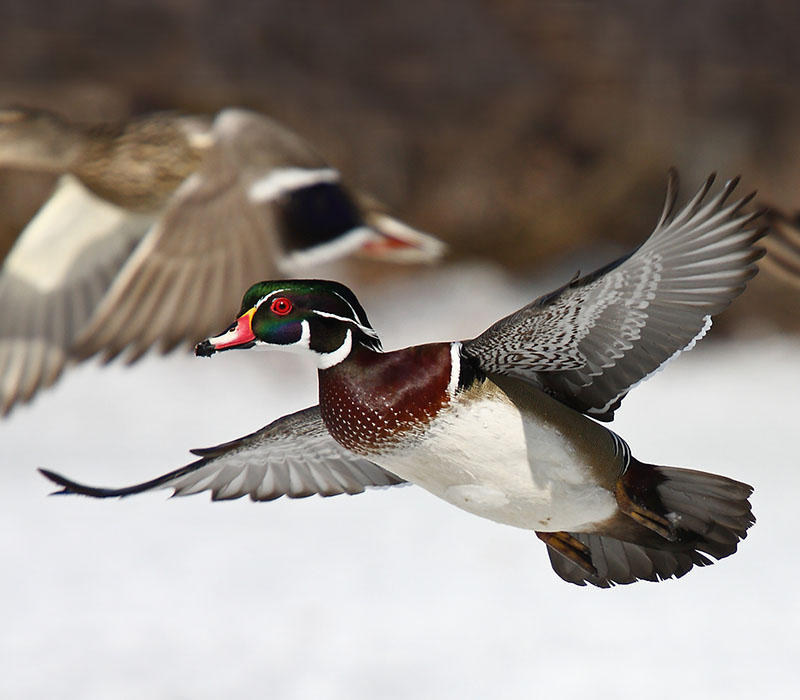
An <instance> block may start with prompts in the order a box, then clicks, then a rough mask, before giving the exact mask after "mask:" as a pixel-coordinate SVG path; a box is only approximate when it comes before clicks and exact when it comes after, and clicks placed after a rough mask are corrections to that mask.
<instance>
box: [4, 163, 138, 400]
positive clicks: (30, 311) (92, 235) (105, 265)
mask: <svg viewBox="0 0 800 700" xmlns="http://www.w3.org/2000/svg"><path fill="white" fill-rule="evenodd" d="M150 223H151V221H150V219H149V218H148V217H146V216H140V215H135V214H130V213H129V212H126V211H124V210H122V209H120V208H118V207H116V206H113V205H111V204H108V203H107V202H104V201H103V200H101V199H99V198H98V197H96V196H95V195H93V194H92V193H91V192H89V191H88V190H87V189H86V188H85V187H84V186H83V185H81V183H80V182H79V181H78V180H77V179H76V178H74V177H73V176H72V175H63V176H62V177H61V178H60V180H59V182H58V185H57V187H56V190H55V191H54V193H53V195H52V196H51V197H50V199H49V200H48V201H47V203H46V204H45V205H44V206H43V207H42V208H41V209H40V210H39V212H38V213H37V214H36V216H35V217H34V218H33V219H32V220H31V221H30V223H29V224H28V225H27V226H26V227H25V230H24V231H22V233H21V234H20V235H19V237H18V239H17V241H16V243H15V244H14V247H13V248H12V249H11V252H10V253H9V254H8V257H7V258H6V259H5V261H4V263H3V265H2V268H0V413H4V412H6V411H8V410H10V409H11V407H12V406H13V405H14V403H15V402H17V401H26V400H28V399H29V398H31V397H32V396H33V394H34V393H35V392H36V391H37V389H39V388H41V387H45V386H48V385H50V384H52V383H53V382H54V381H55V380H56V378H57V377H58V375H59V374H60V373H61V370H62V369H63V367H64V365H65V363H66V362H68V361H69V359H70V347H71V346H72V343H73V342H74V340H75V338H76V337H77V336H78V334H79V333H80V332H81V330H82V329H83V328H84V327H85V325H86V324H87V323H88V321H89V319H90V318H91V315H92V313H94V310H95V308H96V306H97V305H98V304H99V303H100V300H101V299H102V298H103V295H104V294H105V293H106V291H107V290H108V288H109V286H110V285H111V283H112V280H113V279H114V276H115V275H116V274H117V273H118V272H119V270H120V269H121V268H122V267H123V266H124V264H125V261H126V260H127V259H128V257H129V256H130V254H131V251H132V250H133V248H134V246H135V245H136V244H137V243H138V242H139V240H140V239H141V238H142V236H144V234H145V232H146V231H147V229H148V227H149V226H150Z"/></svg>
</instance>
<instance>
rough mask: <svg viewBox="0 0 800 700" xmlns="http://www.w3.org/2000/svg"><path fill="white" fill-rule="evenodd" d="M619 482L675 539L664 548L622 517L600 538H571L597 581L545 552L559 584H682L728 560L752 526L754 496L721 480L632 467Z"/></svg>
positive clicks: (700, 474)
mask: <svg viewBox="0 0 800 700" xmlns="http://www.w3.org/2000/svg"><path fill="white" fill-rule="evenodd" d="M625 481H626V487H627V488H628V493H629V495H630V496H631V497H632V498H633V500H634V501H636V502H637V503H638V504H639V505H641V506H643V507H645V508H648V509H650V510H652V511H654V512H655V513H657V514H659V515H662V516H663V517H665V518H666V519H667V520H668V521H669V522H671V523H672V524H673V526H674V527H675V530H676V534H677V538H676V539H675V540H674V541H671V540H667V539H665V538H663V537H661V536H660V535H658V534H657V533H655V532H653V531H652V530H648V529H647V528H645V527H643V526H642V525H640V524H639V523H637V522H636V521H634V520H633V519H631V518H630V517H628V516H627V515H624V514H621V513H620V514H619V515H617V516H615V517H614V518H613V519H612V520H610V521H609V522H607V523H605V524H604V527H603V528H601V531H600V532H596V533H594V532H593V533H570V534H572V535H573V536H574V537H576V538H577V539H578V540H579V541H580V542H582V543H583V544H585V545H586V546H588V547H589V549H590V550H591V557H592V564H593V565H594V567H595V568H596V569H597V572H598V575H597V576H592V575H590V574H588V573H587V572H585V571H584V570H583V569H581V568H580V567H579V566H577V565H576V564H573V563H572V562H571V561H569V560H568V559H566V558H565V557H563V556H561V555H560V554H558V553H557V552H555V551H553V550H550V549H548V552H549V554H550V563H551V564H552V566H553V569H554V570H555V572H556V573H557V574H558V575H559V576H560V577H561V578H563V579H564V580H565V581H569V582H571V583H575V584H577V585H579V586H585V585H586V584H587V583H591V584H592V585H594V586H599V587H601V588H608V587H609V586H613V585H615V584H624V583H633V582H634V581H639V580H645V581H661V580H663V579H667V578H680V577H681V576H683V575H684V574H686V573H688V572H689V571H690V570H691V569H692V568H693V567H694V566H706V565H708V564H713V563H714V560H718V559H723V558H725V557H728V556H730V555H731V554H733V553H734V552H735V551H736V549H737V547H738V544H739V541H740V540H743V539H744V538H745V537H746V536H747V529H748V528H749V527H750V526H751V525H752V524H753V523H754V522H755V518H754V517H753V513H752V511H751V509H750V503H749V501H748V498H749V496H750V494H751V493H752V492H753V489H752V488H751V487H750V486H748V485H747V484H743V483H741V482H738V481H734V480H733V479H728V478H727V477H724V476H717V475H716V474H707V473H705V472H699V471H693V470H691V469H678V468H676V467H657V466H653V465H649V464H642V463H641V462H637V461H636V460H633V461H632V463H631V465H630V467H629V469H628V472H627V473H626V475H625ZM606 533H607V534H606ZM706 555H710V557H713V559H712V558H709V556H706Z"/></svg>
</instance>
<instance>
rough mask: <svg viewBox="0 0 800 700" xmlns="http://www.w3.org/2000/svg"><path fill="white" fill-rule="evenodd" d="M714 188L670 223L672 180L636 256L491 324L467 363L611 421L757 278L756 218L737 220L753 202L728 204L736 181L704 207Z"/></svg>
mask: <svg viewBox="0 0 800 700" xmlns="http://www.w3.org/2000/svg"><path fill="white" fill-rule="evenodd" d="M713 181H714V176H713V175H712V176H711V177H710V178H708V180H707V181H706V183H705V185H704V186H703V187H702V188H701V189H700V191H699V192H698V193H697V194H696V195H695V196H694V198H693V199H692V200H691V201H690V202H689V203H688V204H687V205H686V206H685V207H684V208H683V209H681V210H680V211H678V212H677V213H674V211H673V210H674V207H675V200H676V197H677V192H678V177H677V174H676V173H675V172H674V171H670V175H669V184H668V188H667V198H666V203H665V205H664V211H663V213H662V215H661V219H660V220H659V222H658V225H657V226H656V228H655V230H654V231H653V233H652V234H651V235H650V237H649V238H648V239H647V240H646V241H645V242H644V243H643V244H642V245H641V246H640V247H639V248H637V249H636V250H634V251H633V252H632V253H629V254H628V255H625V256H623V257H621V258H620V259H619V260H616V261H615V262H613V263H611V264H610V265H607V266H606V267H603V268H601V269H599V270H597V271H596V272H594V273H592V274H590V275H588V276H586V277H582V278H580V279H576V280H573V281H572V282H570V283H569V284H567V285H565V286H563V287H561V288H560V289H558V290H556V291H555V292H552V293H551V294H548V295H545V296H543V297H541V298H539V299H537V300H536V301H534V302H532V303H531V304H529V305H528V306H526V307H524V308H522V309H520V310H519V311H517V312H516V313H514V314H512V315H510V316H507V317H506V318H504V319H502V320H500V321H498V322H497V323H495V324H494V325H493V326H491V327H490V328H489V329H488V330H486V331H485V332H484V333H483V334H481V335H480V336H478V337H477V338H475V339H473V340H470V341H467V342H465V343H464V352H465V354H466V355H467V356H468V357H472V358H474V359H475V360H476V361H477V363H478V364H479V366H480V367H481V369H483V370H484V371H486V372H489V373H496V374H501V375H508V376H512V377H516V378H518V379H521V380H522V381H525V382H528V383H531V384H534V385H536V386H538V387H540V388H542V389H544V390H545V391H547V392H548V393H550V394H552V395H554V396H555V397H556V398H558V399H559V400H560V401H563V402H564V403H566V404H567V405H569V406H572V407H573V408H575V409H577V410H579V411H581V412H583V413H587V414H589V415H591V416H593V417H594V418H597V419H599V420H611V419H612V418H613V415H614V411H615V410H616V409H617V408H618V407H619V405H620V403H621V401H622V399H623V398H624V397H625V395H626V394H627V393H628V391H629V390H630V389H631V387H633V385H634V384H636V383H638V382H639V381H641V380H642V379H644V378H646V377H647V376H649V375H650V374H651V373H653V372H654V371H655V370H657V369H658V368H659V367H660V366H661V365H662V364H664V363H665V362H666V361H667V360H669V359H670V358H672V357H673V356H675V355H676V354H678V353H680V352H681V351H682V350H688V349H691V347H692V346H693V345H694V343H695V342H696V341H697V340H699V339H700V338H702V337H703V335H704V334H705V332H706V331H707V330H708V328H709V326H710V325H711V316H712V315H713V314H716V313H718V312H720V311H722V310H723V309H724V308H725V307H726V306H728V304H729V303H730V302H731V300H732V299H734V298H735V297H736V296H738V295H739V294H740V293H741V292H742V291H743V290H744V288H745V284H746V282H747V280H749V279H750V278H751V277H753V275H755V274H756V272H757V266H756V265H755V262H756V260H758V259H759V258H760V257H761V256H762V255H763V253H764V251H763V250H762V249H761V248H759V247H758V246H756V242H757V241H758V239H759V238H761V236H762V235H763V233H764V231H763V230H760V229H757V228H756V227H755V226H754V225H753V221H754V220H755V219H756V218H757V217H758V216H759V214H760V213H755V214H744V213H742V211H741V209H742V207H743V206H744V205H745V204H746V203H747V202H748V201H749V200H750V199H751V198H752V196H753V195H750V196H748V197H745V198H744V199H741V200H738V201H734V202H732V203H728V199H729V197H730V195H731V193H732V192H733V190H734V188H735V187H736V184H737V183H738V178H737V179H734V180H732V181H730V182H728V183H727V184H726V185H725V187H724V188H723V189H722V191H721V192H719V193H718V194H717V195H715V196H714V197H712V198H711V199H710V200H708V201H705V200H706V195H707V194H708V191H709V189H710V188H711V185H712V183H713Z"/></svg>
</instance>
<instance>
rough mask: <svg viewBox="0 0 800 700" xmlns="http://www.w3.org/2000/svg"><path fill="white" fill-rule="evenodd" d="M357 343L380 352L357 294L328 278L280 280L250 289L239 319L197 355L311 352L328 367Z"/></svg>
mask: <svg viewBox="0 0 800 700" xmlns="http://www.w3.org/2000/svg"><path fill="white" fill-rule="evenodd" d="M356 345H360V346H363V347H366V348H369V349H371V350H380V340H379V338H378V334H377V333H376V332H375V330H374V329H373V328H372V326H371V325H370V322H369V319H368V318H367V314H366V313H365V311H364V309H363V308H362V306H361V304H360V303H359V301H358V299H356V296H355V294H353V292H351V291H350V290H349V289H348V288H347V287H345V286H344V285H342V284H339V283H338V282H330V281H326V280H280V281H275V282H259V283H257V284H254V285H253V286H252V287H250V289H248V290H247V292H246V293H245V295H244V299H243V300H242V308H241V310H240V311H239V317H238V318H237V319H236V321H234V322H233V323H232V324H231V325H230V327H229V328H228V329H227V330H226V331H225V332H224V333H222V334H221V335H218V336H216V337H214V338H209V339H207V340H204V341H202V342H201V343H198V345H197V347H196V348H195V353H196V354H197V355H201V356H206V357H207V356H209V355H213V354H214V353H215V352H219V351H222V350H233V349H236V348H240V349H246V348H252V347H261V348H264V349H271V350H286V351H290V352H296V351H301V352H304V351H308V352H310V353H311V354H312V355H313V356H314V359H315V361H316V364H317V366H318V367H319V368H320V369H325V368H327V367H332V366H333V365H335V364H338V363H339V362H341V361H342V360H343V359H345V358H346V357H347V356H348V355H349V354H350V351H351V350H352V348H353V347H354V346H356Z"/></svg>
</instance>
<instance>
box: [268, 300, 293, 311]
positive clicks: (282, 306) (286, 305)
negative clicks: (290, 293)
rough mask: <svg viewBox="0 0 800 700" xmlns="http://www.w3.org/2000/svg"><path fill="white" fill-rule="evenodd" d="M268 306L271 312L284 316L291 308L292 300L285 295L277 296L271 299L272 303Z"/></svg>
mask: <svg viewBox="0 0 800 700" xmlns="http://www.w3.org/2000/svg"><path fill="white" fill-rule="evenodd" d="M269 308H270V309H271V310H272V313H274V314H278V316H285V315H286V314H288V313H289V312H290V311H291V310H292V302H291V301H289V299H287V298H286V297H278V298H277V299H273V300H272V304H271V305H270V307H269Z"/></svg>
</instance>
